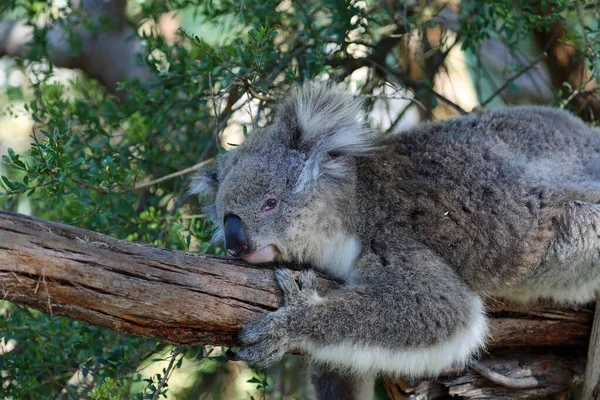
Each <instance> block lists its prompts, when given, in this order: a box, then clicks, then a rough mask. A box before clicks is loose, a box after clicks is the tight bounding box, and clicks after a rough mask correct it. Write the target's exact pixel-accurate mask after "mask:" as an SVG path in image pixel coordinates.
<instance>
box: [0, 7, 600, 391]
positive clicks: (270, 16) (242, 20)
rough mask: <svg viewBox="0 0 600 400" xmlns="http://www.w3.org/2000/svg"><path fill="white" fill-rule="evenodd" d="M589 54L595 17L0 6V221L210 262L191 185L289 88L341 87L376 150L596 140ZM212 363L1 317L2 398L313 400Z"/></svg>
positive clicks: (29, 319)
mask: <svg viewBox="0 0 600 400" xmlns="http://www.w3.org/2000/svg"><path fill="white" fill-rule="evenodd" d="M599 53H600V2H598V1H567V0H479V1H477V0H470V1H459V0H449V1H442V0H439V1H408V0H407V1H397V0H378V1H342V0H323V1H313V0H300V1H295V0H282V1H257V0H236V1H229V0H206V1H200V0H198V1H188V0H171V1H167V0H50V1H37V0H0V154H2V155H3V157H2V162H1V163H0V175H1V181H0V192H1V193H0V208H1V209H5V210H10V211H15V212H20V213H25V214H29V215H34V216H37V217H40V218H43V219H47V220H51V221H56V222H62V223H65V224H69V225H75V226H79V227H82V228H86V229H91V230H94V231H97V232H101V233H104V234H108V235H111V236H114V237H117V238H120V239H127V240H135V241H143V242H148V243H152V244H155V245H159V246H165V247H169V248H172V249H177V250H186V251H194V252H203V253H211V254H222V249H220V248H219V247H218V246H215V245H213V244H211V243H210V238H211V235H212V231H211V227H210V225H209V224H208V223H207V222H206V221H205V219H204V216H203V214H202V209H201V207H200V205H199V204H198V201H197V200H196V199H193V198H190V197H189V196H188V195H187V193H186V191H187V187H188V185H189V182H190V175H191V174H190V173H189V172H186V171H189V169H190V167H192V168H191V169H194V168H195V166H197V165H198V164H199V163H201V162H205V161H209V162H210V161H212V160H213V159H214V157H215V156H216V155H217V154H218V153H219V152H222V151H227V149H229V148H230V147H231V146H234V145H235V144H238V143H240V142H241V141H242V140H243V139H244V137H245V136H246V135H251V134H252V132H253V131H255V130H257V129H260V127H262V126H264V125H266V124H268V123H269V121H270V119H271V117H272V115H273V114H272V110H273V108H274V106H275V105H276V103H277V100H278V99H282V98H284V97H285V96H286V93H288V92H289V88H290V86H291V85H296V84H301V83H302V82H304V81H307V80H313V79H317V80H333V81H338V82H344V84H345V85H347V87H348V90H349V91H351V92H352V93H354V94H355V95H356V96H358V97H361V98H363V99H364V102H365V111H366V115H367V117H366V118H367V121H368V123H369V124H370V125H371V126H372V127H374V128H377V129H379V130H380V131H382V132H385V133H386V134H396V133H398V132H401V131H402V130H405V129H408V128H410V127H411V126H414V125H415V124H418V123H420V122H424V121H430V120H439V119H445V118H450V117H454V116H459V115H463V114H466V113H470V112H473V111H475V112H485V110H486V109H489V108H494V107H504V106H510V105H515V104H546V105H551V106H554V107H560V108H566V109H568V110H570V111H572V112H573V113H575V114H577V115H578V116H580V117H581V118H583V119H584V120H585V121H587V122H589V123H591V124H598V120H599V119H600V87H599V86H598V85H599V75H598V67H600V56H599ZM170 174H172V175H170ZM167 175H170V178H168V179H164V180H161V181H160V182H155V180H157V179H159V178H161V177H165V176H167ZM180 300H181V301H185V299H180ZM223 351H224V349H222V348H220V347H213V346H206V347H195V348H185V349H184V348H177V347H173V346H170V345H166V344H164V343H160V342H156V341H153V340H147V339H141V338H134V337H129V336H126V335H124V334H121V333H116V332H112V331H109V330H107V329H105V328H100V327H95V326H90V325H87V324H84V323H81V322H77V321H73V320H70V319H67V318H60V317H50V316H48V315H45V314H42V313H40V312H37V311H34V310H30V309H27V308H24V307H21V306H17V305H14V304H11V303H9V302H6V301H4V302H1V301H0V399H83V398H90V399H129V398H131V399H158V398H168V399H263V398H264V399H304V398H310V396H311V393H310V389H309V387H308V385H307V383H306V376H305V368H306V366H305V365H304V363H303V361H302V359H301V358H300V357H297V356H288V357H286V359H285V360H284V361H283V362H282V363H280V364H279V365H276V366H274V367H272V368H270V369H268V370H252V369H249V368H247V367H245V366H244V365H243V364H241V363H233V362H230V363H227V362H226V361H225V357H224V356H223ZM378 398H379V399H385V398H387V397H386V394H385V389H384V388H383V386H382V385H379V386H378Z"/></svg>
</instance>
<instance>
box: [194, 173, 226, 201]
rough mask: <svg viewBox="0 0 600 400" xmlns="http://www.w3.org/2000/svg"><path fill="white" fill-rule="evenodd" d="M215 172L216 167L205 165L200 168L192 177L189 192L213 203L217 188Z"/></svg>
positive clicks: (217, 182) (217, 181)
mask: <svg viewBox="0 0 600 400" xmlns="http://www.w3.org/2000/svg"><path fill="white" fill-rule="evenodd" d="M217 173H218V169H217V167H206V168H203V169H201V170H200V171H199V172H197V173H196V174H195V175H194V176H193V177H192V183H191V184H190V188H189V193H190V194H197V195H199V196H200V198H201V199H203V200H205V201H207V202H210V203H213V202H214V201H215V198H216V196H217V190H218V188H219V180H218V177H217Z"/></svg>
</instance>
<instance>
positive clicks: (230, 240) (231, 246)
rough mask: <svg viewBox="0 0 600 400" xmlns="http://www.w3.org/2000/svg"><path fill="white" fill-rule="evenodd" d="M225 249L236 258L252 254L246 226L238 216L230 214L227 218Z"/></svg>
mask: <svg viewBox="0 0 600 400" xmlns="http://www.w3.org/2000/svg"><path fill="white" fill-rule="evenodd" d="M225 249H227V252H228V253H229V254H231V255H232V256H234V257H241V256H243V255H246V254H248V253H249V252H250V246H249V245H248V240H247V239H246V234H245V233H244V224H242V220H241V219H240V217H238V216H237V215H233V214H229V215H227V216H226V217H225Z"/></svg>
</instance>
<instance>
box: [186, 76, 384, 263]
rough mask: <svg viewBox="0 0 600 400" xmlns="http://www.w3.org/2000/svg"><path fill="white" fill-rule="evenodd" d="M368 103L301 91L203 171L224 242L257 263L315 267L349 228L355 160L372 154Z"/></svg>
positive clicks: (338, 92) (333, 90) (310, 88)
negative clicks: (365, 119) (365, 113)
mask: <svg viewBox="0 0 600 400" xmlns="http://www.w3.org/2000/svg"><path fill="white" fill-rule="evenodd" d="M361 116H362V113H361V103H360V101H357V100H355V99H354V98H353V96H352V95H350V94H348V93H346V92H345V91H344V90H343V89H342V88H340V87H338V86H333V85H327V84H318V83H312V84H307V85H304V86H303V87H301V88H298V89H296V90H294V91H293V92H292V93H291V95H290V97H289V99H288V100H287V101H285V102H283V103H282V104H281V105H279V107H278V108H277V111H276V113H275V118H274V123H273V124H272V125H270V126H268V127H266V128H264V129H262V130H261V131H257V132H254V133H253V134H251V135H249V137H248V138H247V140H246V141H245V142H244V143H242V144H241V145H240V146H237V147H235V148H234V149H232V150H231V151H229V152H227V153H224V154H222V155H220V156H219V159H218V162H217V167H216V168H214V169H210V170H205V171H202V172H201V173H200V174H198V175H197V177H196V180H195V182H194V184H193V185H192V187H191V192H192V193H199V194H201V196H203V197H204V198H205V199H206V200H207V202H208V203H209V204H208V207H207V213H208V215H209V217H210V218H211V219H213V222H214V223H215V224H216V226H217V235H216V237H217V238H219V239H220V238H223V239H224V240H225V248H226V250H227V251H228V252H229V253H230V254H231V255H233V256H238V257H242V258H244V259H245V260H246V261H248V262H251V263H264V262H272V261H295V262H313V263H314V262H315V259H318V257H321V256H322V253H323V251H324V249H323V246H324V245H325V243H326V242H327V240H328V239H329V238H330V237H331V236H332V235H337V234H339V233H340V232H341V231H343V230H348V229H349V223H350V221H349V220H350V219H351V218H350V217H349V215H348V211H349V209H348V208H349V207H352V204H353V194H354V182H355V157H357V156H361V155H365V154H366V153H368V152H369V150H371V149H372V146H373V138H372V133H371V132H370V131H369V130H368V129H366V128H365V126H364V124H363V123H362V121H361Z"/></svg>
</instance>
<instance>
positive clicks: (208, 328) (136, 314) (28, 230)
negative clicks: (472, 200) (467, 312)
mask: <svg viewBox="0 0 600 400" xmlns="http://www.w3.org/2000/svg"><path fill="white" fill-rule="evenodd" d="M0 260H1V261H0V295H1V297H2V298H4V299H6V300H9V301H12V302H15V303H18V304H23V305H27V306H30V307H33V308H37V309H39V310H42V311H44V312H48V313H52V314H56V315H66V316H68V317H71V318H75V319H79V320H82V321H86V322H89V323H92V324H96V325H102V326H106V327H108V328H111V329H114V330H117V331H121V332H127V333H130V334H134V335H139V336H145V337H151V338H156V339H160V340H163V341H167V342H170V343H174V344H209V343H210V344H231V343H232V342H233V340H232V336H233V335H234V334H235V333H237V331H238V329H239V328H240V326H242V325H243V324H245V323H246V322H248V321H251V320H253V319H256V318H259V317H261V316H262V315H263V314H265V313H267V312H269V311H272V310H274V309H276V308H277V307H278V306H279V304H280V295H279V291H278V289H277V287H276V286H275V283H274V280H273V270H272V268H259V267H253V266H250V265H247V264H244V263H243V262H241V261H237V260H233V259H230V258H222V257H210V256H206V255H201V254H191V253H184V252H176V251H171V250H167V249H163V248H159V247H155V246H150V245H145V244H139V243H131V242H126V241H122V240H117V239H114V238H111V237H108V236H105V235H101V234H98V233H94V232H91V231H87V230H83V229H79V228H74V227H69V226H65V225H60V224H55V223H51V222H46V221H42V220H39V219H35V218H30V217H26V216H23V215H19V214H12V213H8V212H4V211H0ZM334 286H335V283H334V282H333V281H331V280H328V279H325V278H322V279H321V288H322V291H327V290H331V289H332V288H333V287H334ZM591 321H592V311H591V310H590V309H588V308H556V307H555V308H549V307H547V306H542V305H541V306H532V307H527V308H519V307H517V306H514V305H512V306H511V305H507V304H502V303H499V302H498V303H497V304H493V305H491V306H490V323H491V326H492V329H491V333H492V334H491V338H490V340H489V342H488V343H489V347H490V348H492V349H499V348H524V347H527V348H531V347H547V346H583V347H585V346H586V344H587V341H588V339H589V334H590V329H591Z"/></svg>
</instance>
